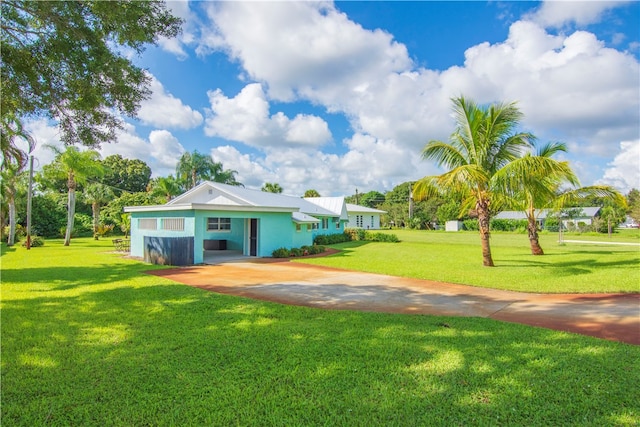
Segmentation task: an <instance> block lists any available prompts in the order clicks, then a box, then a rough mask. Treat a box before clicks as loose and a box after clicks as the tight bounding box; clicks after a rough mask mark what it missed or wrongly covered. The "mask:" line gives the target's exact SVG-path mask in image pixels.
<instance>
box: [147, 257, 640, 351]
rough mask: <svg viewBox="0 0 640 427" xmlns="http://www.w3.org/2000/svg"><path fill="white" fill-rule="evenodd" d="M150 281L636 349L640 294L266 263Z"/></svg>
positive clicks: (201, 269) (190, 270)
mask: <svg viewBox="0 0 640 427" xmlns="http://www.w3.org/2000/svg"><path fill="white" fill-rule="evenodd" d="M149 274H154V275H157V276H162V277H166V278H168V279H171V280H175V281H177V282H181V283H185V284H187V285H191V286H196V287H199V288H202V289H207V290H210V291H214V292H219V293H224V294H230V295H238V296H244V297H249V298H255V299H261V300H267V301H275V302H280V303H284V304H293V305H302V306H308V307H318V308H325V309H336V310H362V311H379V312H388V313H410V314H430V315H438V316H469V317H474V316H475V317H489V318H492V319H496V320H502V321H507V322H515V323H522V324H526V325H531V326H540V327H544V328H549V329H556V330H561V331H569V332H575V333H580V334H584V335H591V336H594V337H599V338H604V339H609V340H615V341H621V342H626V343H630V344H635V345H640V294H596V295H592V294H527V293H520V292H511V291H502V290H495V289H485V288H477V287H472V286H465V285H456V284H450V283H442V282H434V281H430V280H419V279H407V278H402V277H394V276H386V275H380V274H370V273H360V272H353V271H346V270H338V269H332V268H327V267H318V266H311V265H305V264H299V263H292V262H288V261H279V262H273V261H271V260H256V261H241V262H228V263H222V264H217V265H208V266H195V267H186V268H173V269H168V270H155V271H151V272H149Z"/></svg>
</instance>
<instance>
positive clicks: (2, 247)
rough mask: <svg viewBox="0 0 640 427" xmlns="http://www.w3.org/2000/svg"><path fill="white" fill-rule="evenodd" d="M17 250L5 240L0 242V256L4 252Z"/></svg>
mask: <svg viewBox="0 0 640 427" xmlns="http://www.w3.org/2000/svg"><path fill="white" fill-rule="evenodd" d="M15 251H16V247H15V246H9V245H7V244H6V243H4V242H3V243H2V244H0V256H3V255H4V254H7V253H11V252H15Z"/></svg>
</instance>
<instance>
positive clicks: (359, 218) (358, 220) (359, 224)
mask: <svg viewBox="0 0 640 427" xmlns="http://www.w3.org/2000/svg"><path fill="white" fill-rule="evenodd" d="M356 227H362V215H356Z"/></svg>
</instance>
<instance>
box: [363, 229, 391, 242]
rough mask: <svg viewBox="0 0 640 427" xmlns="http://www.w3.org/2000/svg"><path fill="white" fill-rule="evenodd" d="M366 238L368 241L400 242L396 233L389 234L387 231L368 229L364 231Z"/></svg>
mask: <svg viewBox="0 0 640 427" xmlns="http://www.w3.org/2000/svg"><path fill="white" fill-rule="evenodd" d="M364 237H365V238H364V239H362V240H366V241H368V242H389V243H398V242H399V241H400V239H398V236H396V235H395V234H387V233H378V232H372V231H366V232H365V233H364Z"/></svg>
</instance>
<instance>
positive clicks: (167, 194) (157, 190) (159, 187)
mask: <svg viewBox="0 0 640 427" xmlns="http://www.w3.org/2000/svg"><path fill="white" fill-rule="evenodd" d="M149 185H150V191H151V194H152V195H153V196H155V197H162V199H163V200H164V201H165V202H168V201H170V200H171V199H172V198H173V197H175V196H178V195H179V194H180V193H181V190H180V183H179V182H178V180H176V178H175V177H174V176H173V175H169V176H166V177H164V176H161V177H159V178H156V179H154V180H152V181H151V183H150V184H149Z"/></svg>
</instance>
